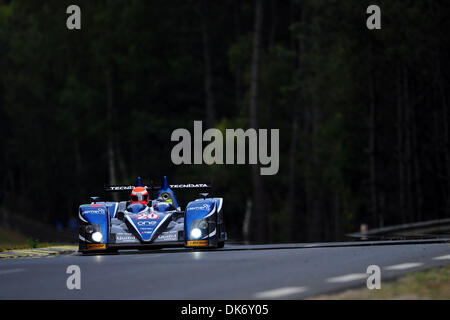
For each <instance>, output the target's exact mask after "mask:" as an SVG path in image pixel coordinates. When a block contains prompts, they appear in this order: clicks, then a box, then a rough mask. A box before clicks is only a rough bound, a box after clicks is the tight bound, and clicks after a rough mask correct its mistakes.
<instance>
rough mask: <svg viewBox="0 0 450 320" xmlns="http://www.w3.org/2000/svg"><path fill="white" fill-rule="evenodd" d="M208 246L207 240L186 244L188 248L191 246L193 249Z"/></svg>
mask: <svg viewBox="0 0 450 320" xmlns="http://www.w3.org/2000/svg"><path fill="white" fill-rule="evenodd" d="M208 244H209V241H208V240H195V241H188V242H187V245H188V246H193V247H199V246H207V245H208Z"/></svg>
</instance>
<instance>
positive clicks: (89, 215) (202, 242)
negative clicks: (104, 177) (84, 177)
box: [78, 177, 227, 253]
mask: <svg viewBox="0 0 450 320" xmlns="http://www.w3.org/2000/svg"><path fill="white" fill-rule="evenodd" d="M137 186H140V187H143V185H142V181H141V179H140V178H139V177H138V182H137ZM209 187H210V186H209V185H207V184H178V185H170V186H169V184H168V182H167V178H166V177H164V182H163V186H162V187H154V186H145V187H144V188H145V189H146V190H148V191H149V192H151V191H152V190H157V191H158V192H157V194H156V198H155V199H154V200H150V201H149V202H148V204H147V205H145V204H142V203H131V202H130V201H120V202H101V201H98V200H99V198H98V197H91V199H92V202H91V203H90V204H83V205H81V206H80V207H79V210H78V226H79V251H80V252H82V253H87V252H116V251H117V250H119V249H133V248H137V249H148V248H158V247H159V248H161V247H178V246H181V247H182V246H184V247H189V248H222V247H223V246H224V243H225V240H226V239H227V234H226V232H225V229H224V221H223V215H222V206H223V198H208V197H207V196H208V193H201V194H200V196H201V198H199V199H196V200H194V201H191V202H189V203H188V205H187V206H186V210H185V211H182V210H181V208H180V206H179V205H178V202H177V200H176V198H175V194H174V192H173V190H172V189H204V188H209ZM134 188H135V186H108V187H105V191H107V192H111V191H128V192H131V190H133V189H134Z"/></svg>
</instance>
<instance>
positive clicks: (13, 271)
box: [0, 269, 25, 275]
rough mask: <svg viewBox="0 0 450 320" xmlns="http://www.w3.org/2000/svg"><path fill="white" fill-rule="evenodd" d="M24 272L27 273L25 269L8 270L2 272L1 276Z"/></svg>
mask: <svg viewBox="0 0 450 320" xmlns="http://www.w3.org/2000/svg"><path fill="white" fill-rule="evenodd" d="M22 271H25V269H8V270H0V275H2V274H8V273H16V272H22Z"/></svg>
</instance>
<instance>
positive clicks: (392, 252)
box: [0, 242, 450, 300]
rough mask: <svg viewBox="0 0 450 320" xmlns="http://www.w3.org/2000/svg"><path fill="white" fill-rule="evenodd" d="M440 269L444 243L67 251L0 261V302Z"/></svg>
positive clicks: (285, 288) (287, 285)
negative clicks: (374, 268) (72, 284)
mask: <svg viewBox="0 0 450 320" xmlns="http://www.w3.org/2000/svg"><path fill="white" fill-rule="evenodd" d="M379 244H385V243H383V242H382V243H379ZM446 264H450V244H449V243H415V244H402V245H399V244H395V243H392V242H391V244H390V245H377V243H372V245H369V246H348V244H345V246H339V244H329V245H327V244H306V245H272V246H238V245H235V246H233V245H228V246H226V247H225V249H223V250H216V251H193V250H186V249H171V250H169V249H165V250H159V251H148V252H122V253H120V254H117V255H94V256H81V255H79V254H78V253H75V254H72V255H61V256H56V257H53V258H49V257H45V258H37V259H31V258H23V259H1V260H0V299H170V300H175V299H176V300H179V299H189V300H192V299H193V300H196V299H226V300H229V299H304V298H308V297H313V296H316V295H319V294H323V293H329V292H334V291H339V290H343V289H346V288H350V287H358V286H359V287H365V286H366V279H367V276H368V275H367V274H366V270H367V267H368V266H370V265H378V266H379V267H380V268H381V285H383V281H388V280H391V279H393V278H395V277H397V276H399V275H402V274H405V273H407V272H411V271H416V270H420V269H425V268H429V267H433V266H441V265H446ZM70 265H77V266H79V267H80V270H81V282H80V283H81V289H79V290H77V289H73V290H69V289H68V288H67V285H66V282H67V279H68V277H69V276H70V274H67V273H66V271H67V268H68V266H70Z"/></svg>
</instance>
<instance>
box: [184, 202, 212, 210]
mask: <svg viewBox="0 0 450 320" xmlns="http://www.w3.org/2000/svg"><path fill="white" fill-rule="evenodd" d="M187 209H188V210H209V209H210V206H209V204H207V203H205V204H203V205H202V206H197V207H189V208H187Z"/></svg>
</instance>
